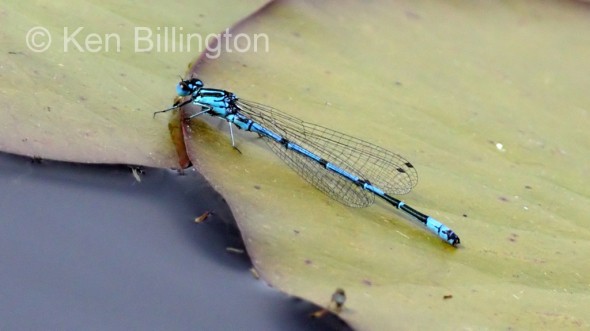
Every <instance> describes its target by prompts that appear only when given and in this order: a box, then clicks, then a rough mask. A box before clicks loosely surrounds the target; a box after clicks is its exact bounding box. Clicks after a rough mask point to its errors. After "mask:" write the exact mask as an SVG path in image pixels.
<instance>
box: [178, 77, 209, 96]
mask: <svg viewBox="0 0 590 331" xmlns="http://www.w3.org/2000/svg"><path fill="white" fill-rule="evenodd" d="M202 87H203V82H202V81H201V80H200V79H198V78H191V79H186V80H181V81H180V83H178V85H176V93H178V95H179V96H181V97H185V96H187V95H191V94H193V93H195V92H197V91H198V90H200V89H201V88H202Z"/></svg>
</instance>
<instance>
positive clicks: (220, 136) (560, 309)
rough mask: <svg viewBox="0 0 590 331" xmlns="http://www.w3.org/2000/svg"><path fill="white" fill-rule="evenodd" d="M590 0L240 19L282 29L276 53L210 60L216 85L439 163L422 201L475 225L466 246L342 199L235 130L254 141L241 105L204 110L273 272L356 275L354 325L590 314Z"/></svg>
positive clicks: (274, 9)
mask: <svg viewBox="0 0 590 331" xmlns="http://www.w3.org/2000/svg"><path fill="white" fill-rule="evenodd" d="M584 10H586V8H585V7H583V6H581V5H580V4H577V3H547V4H543V5H539V6H535V7H534V8H531V7H530V6H528V5H526V3H524V2H515V3H511V4H510V5H507V4H504V3H496V2H491V3H485V4H483V3H478V5H477V6H474V5H468V4H462V5H459V4H455V5H451V4H447V3H429V4H420V3H415V2H409V1H407V2H396V3H390V2H385V1H373V2H346V3H342V2H338V3H336V2H322V3H303V2H297V1H280V2H277V3H275V4H273V5H271V6H269V7H267V8H266V9H265V10H263V11H262V12H260V13H259V14H258V15H256V16H255V17H253V18H252V19H250V20H248V21H247V22H246V23H245V24H243V25H240V26H239V27H237V28H236V29H234V30H232V32H233V33H234V36H237V35H239V34H244V35H246V36H254V35H258V34H263V33H264V34H267V35H268V39H269V40H270V50H269V51H268V52H260V51H259V52H253V51H249V52H242V53H239V52H232V53H225V54H223V56H222V57H221V58H220V59H216V60H208V59H206V58H201V61H199V62H197V64H196V65H195V67H193V69H192V71H191V75H197V76H198V77H199V78H201V79H203V81H204V82H205V84H206V85H207V86H209V87H217V88H223V89H226V90H229V91H232V92H234V93H236V94H237V95H238V96H239V97H240V98H244V99H247V100H254V101H257V102H261V103H264V104H268V105H272V106H274V107H276V108H278V109H281V110H282V111H284V112H286V113H288V114H290V115H293V116H297V117H299V118H301V119H303V120H305V121H309V122H314V123H317V124H320V125H324V126H327V127H330V128H332V129H336V130H339V131H342V132H345V133H348V134H351V135H355V136H357V137H360V138H362V139H365V140H367V141H372V142H374V143H376V144H378V145H381V146H383V147H385V148H387V149H390V150H393V151H396V152H399V153H401V154H402V155H404V156H406V157H407V158H408V159H410V160H411V161H413V163H414V164H415V165H416V167H417V168H418V170H419V172H420V174H421V184H420V185H418V187H417V188H416V189H415V190H414V192H413V193H411V194H409V195H407V196H406V197H405V198H406V201H407V202H408V203H410V204H411V205H413V206H416V207H418V208H419V209H421V210H423V211H424V212H426V213H428V214H430V215H433V216H434V217H436V218H438V219H440V220H441V221H442V222H444V223H445V224H447V225H449V226H450V227H451V228H453V229H454V230H455V231H457V233H458V234H459V235H460V236H461V238H462V242H463V245H462V247H461V248H460V249H454V248H452V247H450V246H449V245H447V244H446V243H444V242H442V241H441V240H439V239H438V238H436V237H434V236H432V235H431V234H430V233H428V232H426V231H424V230H423V229H422V228H420V227H418V226H414V225H413V224H412V221H410V220H407V219H405V218H404V217H402V216H401V215H399V214H396V213H395V212H394V211H392V208H390V206H387V205H384V204H380V203H377V205H376V206H374V207H371V208H366V209H351V208H347V207H345V206H342V205H340V204H338V203H336V202H335V201H333V200H331V199H330V198H329V197H327V196H325V195H323V194H322V193H320V192H319V191H317V190H315V189H314V188H313V187H311V186H310V185H309V184H307V182H305V181H304V180H302V179H301V178H299V177H298V176H297V175H296V174H295V173H293V172H292V171H291V170H290V169H289V168H288V167H287V166H286V165H285V164H283V163H282V162H281V160H279V159H278V158H277V157H275V156H274V155H273V154H272V152H271V151H270V149H268V148H267V146H266V144H265V143H264V141H263V140H262V139H260V138H258V137H257V136H256V135H252V134H249V133H244V132H236V131H237V130H235V129H234V134H235V138H236V141H237V147H238V148H239V149H240V151H241V153H239V152H237V151H236V150H234V149H233V148H232V147H231V143H230V138H229V134H228V133H229V130H228V125H227V123H226V122H224V121H222V120H217V119H211V118H204V117H206V116H205V115H204V116H201V117H199V118H200V119H201V118H202V119H201V120H193V121H192V122H191V124H190V127H187V128H186V132H188V135H187V142H186V143H187V147H188V149H189V156H190V158H191V159H192V161H193V163H195V165H196V167H197V168H198V169H199V171H200V172H202V173H203V174H204V175H205V176H206V177H207V178H208V179H209V181H210V182H211V183H213V185H214V186H215V188H216V189H217V190H219V191H220V192H221V193H222V194H223V196H224V197H225V198H226V199H227V201H228V203H229V205H230V206H231V208H232V210H233V213H234V216H235V217H236V219H237V221H238V222H239V224H240V228H241V230H242V233H243V236H244V238H245V242H246V244H247V247H248V251H249V253H250V254H251V256H252V259H253V262H254V264H255V266H256V268H257V270H258V272H259V273H260V275H261V276H262V278H264V279H265V280H266V281H267V282H268V283H270V284H271V285H272V286H274V287H277V288H279V289H281V290H282V291H285V292H287V293H290V294H293V295H296V296H300V297H303V298H306V299H308V300H312V301H313V302H315V303H317V304H320V305H325V304H327V303H328V302H329V299H330V296H331V294H332V293H333V292H334V290H335V289H336V288H343V289H344V290H345V291H346V293H347V297H348V300H347V301H346V304H345V309H344V310H343V311H342V313H341V314H340V316H341V317H343V318H344V319H345V320H347V321H348V322H349V323H350V324H351V325H352V326H353V327H357V328H359V329H376V330H382V329H391V328H396V329H398V328H399V329H457V328H523V327H524V328H531V327H532V328H547V327H549V328H564V327H568V328H572V327H581V326H587V325H588V324H587V323H588V322H587V320H586V319H585V317H584V316H585V308H584V307H588V306H589V303H590V302H589V298H590V296H589V291H588V290H589V288H588V282H587V280H585V279H584V276H583V275H585V274H587V273H588V271H589V267H588V265H587V264H581V263H575V262H574V261H576V260H580V259H581V260H583V259H584V258H587V257H588V253H587V252H588V248H589V247H588V246H589V243H590V241H589V239H590V232H589V231H588V228H587V226H586V225H585V222H584V221H583V215H585V214H587V213H588V211H589V210H588V207H587V206H588V199H586V198H585V197H587V196H589V195H588V193H590V192H588V188H587V187H585V186H580V185H579V182H578V180H577V178H581V176H583V173H584V171H585V170H586V168H587V165H586V163H587V162H585V161H584V160H585V159H586V158H587V156H586V155H587V151H586V150H587V148H586V147H587V146H585V145H587V143H586V142H587V141H588V133H587V131H586V130H585V129H583V127H581V126H580V125H579V123H583V122H587V121H588V105H590V102H589V101H590V100H589V97H588V95H587V93H585V89H586V88H585V87H586V86H588V80H589V78H588V75H587V74H586V73H587V72H588V70H587V69H589V68H588V66H589V65H588V62H587V60H586V59H587V56H586V55H588V54H587V53H588V52H587V50H586V46H585V45H588V42H589V41H590V40H589V39H590V37H588V36H587V34H580V33H576V31H585V29H587V28H588V26H587V25H588V24H589V23H588V22H587V20H586V14H587V12H584ZM566 40H567V42H566ZM234 41H235V42H238V43H239V42H240V41H239V40H238V38H237V37H234V39H231V37H230V39H229V42H230V44H231V43H232V42H234ZM242 42H245V41H244V40H242ZM558 110H559V111H558ZM184 111H185V112H187V114H188V113H193V112H196V111H198V108H188V109H184ZM576 128H579V129H576ZM564 168H565V169H564ZM556 196H559V199H557V200H556V199H555V197H556ZM562 201H563V202H562ZM566 201H567V202H566ZM574 302H575V304H574Z"/></svg>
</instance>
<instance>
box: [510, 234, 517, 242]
mask: <svg viewBox="0 0 590 331" xmlns="http://www.w3.org/2000/svg"><path fill="white" fill-rule="evenodd" d="M517 238H518V234H516V233H511V234H510V236H509V237H508V241H511V242H516V239H517Z"/></svg>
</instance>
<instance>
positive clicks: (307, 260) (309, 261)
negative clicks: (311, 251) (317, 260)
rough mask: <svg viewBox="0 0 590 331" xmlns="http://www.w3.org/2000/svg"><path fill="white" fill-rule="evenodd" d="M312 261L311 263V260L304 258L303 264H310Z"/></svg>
mask: <svg viewBox="0 0 590 331" xmlns="http://www.w3.org/2000/svg"><path fill="white" fill-rule="evenodd" d="M312 263H313V262H311V260H310V259H306V260H305V264H307V265H310V264H312Z"/></svg>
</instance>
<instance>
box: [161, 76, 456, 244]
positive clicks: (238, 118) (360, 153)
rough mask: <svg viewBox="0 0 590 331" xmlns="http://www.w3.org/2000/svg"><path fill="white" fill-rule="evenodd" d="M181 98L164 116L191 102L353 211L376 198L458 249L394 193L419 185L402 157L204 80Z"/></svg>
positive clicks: (186, 84) (191, 82) (180, 88)
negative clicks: (257, 139) (253, 136)
mask: <svg viewBox="0 0 590 331" xmlns="http://www.w3.org/2000/svg"><path fill="white" fill-rule="evenodd" d="M176 91H177V93H178V95H179V96H180V97H187V96H188V97H189V98H188V99H187V100H185V101H184V102H182V103H179V104H177V105H174V106H173V107H171V108H168V109H165V110H161V111H157V112H155V113H154V116H155V115H156V114H157V113H163V112H167V111H171V110H174V109H178V108H180V107H182V106H184V105H186V104H189V103H193V104H195V105H198V106H200V107H201V111H200V112H197V113H195V114H193V115H191V116H189V119H190V118H194V117H197V116H200V115H203V114H207V115H210V116H214V117H219V118H222V119H224V120H226V121H227V122H228V124H229V130H230V135H231V143H232V146H234V147H235V141H234V136H233V131H232V124H234V125H235V126H236V127H237V128H238V129H241V130H244V131H250V132H254V133H257V134H259V135H260V136H261V137H263V138H264V139H265V141H266V142H267V143H268V145H269V146H270V148H271V150H272V151H273V152H274V153H275V154H276V155H278V156H279V157H280V158H281V159H282V160H283V161H285V162H286V163H287V164H288V165H289V166H290V167H291V168H292V169H293V170H295V172H297V173H298V174H299V175H300V176H301V177H303V178H304V179H305V180H307V181H308V182H310V183H311V184H313V185H314V186H315V187H316V188H318V189H319V190H321V191H323V192H324V193H326V194H327V195H328V196H330V197H332V198H334V199H335V200H337V201H339V202H341V203H343V204H345V205H348V206H351V207H367V206H369V205H371V204H372V203H373V202H374V201H375V196H378V197H380V198H382V199H383V200H385V201H387V202H389V203H390V204H391V205H393V206H394V207H396V208H397V209H399V210H401V211H403V212H404V213H406V214H408V215H409V216H411V217H413V218H414V219H417V220H418V221H420V222H421V223H422V224H423V225H425V226H426V228H427V229H428V230H430V231H431V232H433V233H434V234H436V235H437V236H439V237H440V238H442V239H443V240H444V241H446V242H447V243H449V244H451V245H453V246H456V245H457V244H459V243H460V240H459V236H457V235H456V234H455V232H453V231H452V230H451V229H449V228H448V227H447V226H445V225H444V224H442V223H440V222H439V221H437V220H436V219H434V218H432V217H431V216H428V215H425V214H423V213H421V212H419V211H417V210H415V209H414V208H412V207H410V206H408V205H407V204H405V203H404V202H403V201H400V200H398V199H396V198H394V197H392V196H391V195H390V194H405V193H408V192H409V191H410V190H411V189H412V188H413V187H414V186H415V185H416V183H417V182H418V174H417V172H416V169H414V166H413V165H412V164H411V163H410V162H408V161H407V160H406V159H404V158H403V157H402V156H400V155H398V154H395V153H393V152H390V151H388V150H386V149H384V148H381V147H379V146H376V145H373V144H371V143H368V142H366V141H363V140H360V139H357V138H354V137H351V136H349V135H346V134H343V133H340V132H337V131H334V130H331V129H328V128H325V127H322V126H319V125H315V124H311V123H307V122H304V121H301V120H299V119H297V118H295V117H292V116H289V115H287V114H285V113H283V112H280V111H278V110H277V109H274V108H271V107H268V106H265V105H261V104H259V103H255V102H251V101H245V100H241V99H239V98H238V97H237V96H236V95H235V94H233V93H231V92H228V91H225V90H220V89H213V88H206V87H204V84H203V82H202V81H201V80H199V79H197V78H191V79H187V80H181V82H180V83H179V84H178V85H177V86H176Z"/></svg>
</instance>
